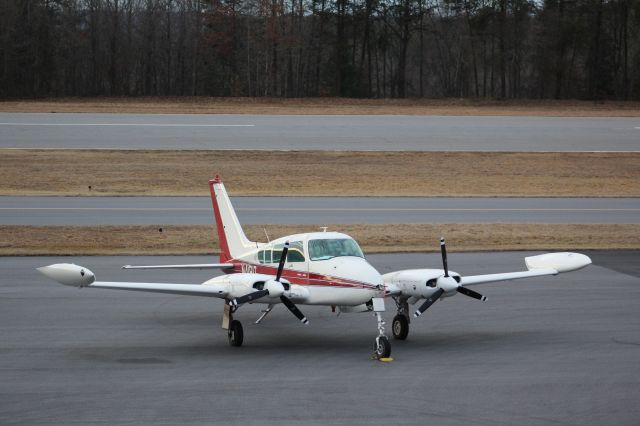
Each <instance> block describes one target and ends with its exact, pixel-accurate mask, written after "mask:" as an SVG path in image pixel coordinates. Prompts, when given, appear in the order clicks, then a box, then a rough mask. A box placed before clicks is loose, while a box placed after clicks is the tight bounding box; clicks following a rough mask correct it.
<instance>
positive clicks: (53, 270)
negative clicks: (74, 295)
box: [37, 263, 96, 287]
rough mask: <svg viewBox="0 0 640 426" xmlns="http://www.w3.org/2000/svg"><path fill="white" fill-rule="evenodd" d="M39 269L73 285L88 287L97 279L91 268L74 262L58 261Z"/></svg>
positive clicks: (59, 280) (57, 279)
mask: <svg viewBox="0 0 640 426" xmlns="http://www.w3.org/2000/svg"><path fill="white" fill-rule="evenodd" d="M37 269H38V271H39V272H40V273H42V274H43V275H45V276H47V277H49V278H51V279H53V280H55V281H57V282H59V283H60V284H64V285H68V286H71V287H87V286H89V285H91V283H93V282H94V281H95V280H96V276H95V275H94V274H93V272H91V271H90V270H89V269H87V268H85V267H84V266H80V265H75V264H73V263H56V264H53V265H49V266H42V267H40V268H37Z"/></svg>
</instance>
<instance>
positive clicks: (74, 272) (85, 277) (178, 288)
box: [37, 263, 229, 298]
mask: <svg viewBox="0 0 640 426" xmlns="http://www.w3.org/2000/svg"><path fill="white" fill-rule="evenodd" d="M37 269H38V271H40V272H41V273H42V274H43V275H46V276H47V277H49V278H52V279H53V280H55V281H57V282H59V283H60V284H64V285H68V286H72V287H90V288H104V289H112V290H130V291H147V292H152V293H169V294H181V295H187V296H205V297H218V298H225V297H226V296H227V293H228V291H229V286H227V285H225V284H173V283H140V282H126V281H125V282H112V281H96V280H95V279H96V277H95V275H94V274H93V272H91V271H90V270H89V269H87V268H85V267H83V266H79V265H75V264H72V263H57V264H54V265H49V266H43V267H40V268H37Z"/></svg>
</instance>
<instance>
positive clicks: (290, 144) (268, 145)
mask: <svg viewBox="0 0 640 426" xmlns="http://www.w3.org/2000/svg"><path fill="white" fill-rule="evenodd" d="M0 148H113V149H295V150H306V149H317V150H327V149H328V150H391V151H397V150H411V151H638V150H639V149H640V118H597V117H590V118H572V117H563V118H555V117H473V116H461V117H448V116H447V117H443V116H391V115H385V116H274V115H197V114H182V115H180V114H173V115H163V114H148V115H143V114H17V113H0Z"/></svg>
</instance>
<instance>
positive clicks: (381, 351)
mask: <svg viewBox="0 0 640 426" xmlns="http://www.w3.org/2000/svg"><path fill="white" fill-rule="evenodd" d="M373 352H374V355H375V357H376V359H382V358H389V356H390V355H391V343H389V339H387V336H378V337H376V342H375V343H374V345H373Z"/></svg>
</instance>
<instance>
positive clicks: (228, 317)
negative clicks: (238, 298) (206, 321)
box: [222, 303, 244, 347]
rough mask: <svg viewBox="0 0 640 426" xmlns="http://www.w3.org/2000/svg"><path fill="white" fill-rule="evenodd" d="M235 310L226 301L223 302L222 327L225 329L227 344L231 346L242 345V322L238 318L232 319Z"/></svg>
mask: <svg viewBox="0 0 640 426" xmlns="http://www.w3.org/2000/svg"><path fill="white" fill-rule="evenodd" d="M235 311H236V308H235V307H233V306H231V305H229V304H228V303H225V304H224V314H223V315H222V328H223V329H225V330H227V336H228V337H229V344H230V345H231V346H235V347H239V346H242V341H243V340H244V330H243V329H242V323H241V322H240V321H238V320H234V319H233V313H234V312H235Z"/></svg>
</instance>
